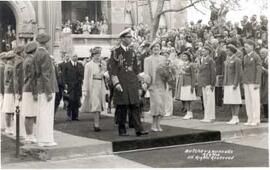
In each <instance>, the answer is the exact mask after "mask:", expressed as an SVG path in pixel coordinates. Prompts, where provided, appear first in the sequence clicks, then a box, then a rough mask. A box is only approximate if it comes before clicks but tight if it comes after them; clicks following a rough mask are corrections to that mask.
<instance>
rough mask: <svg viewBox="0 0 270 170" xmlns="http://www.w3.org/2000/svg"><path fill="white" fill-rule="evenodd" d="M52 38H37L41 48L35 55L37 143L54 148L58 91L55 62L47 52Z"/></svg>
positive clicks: (45, 36) (43, 34)
mask: <svg viewBox="0 0 270 170" xmlns="http://www.w3.org/2000/svg"><path fill="white" fill-rule="evenodd" d="M50 39H51V37H50V36H49V35H48V34H46V33H41V34H39V35H38V36H37V38H36V41H37V42H38V43H39V47H38V48H37V51H36V53H35V55H34V58H33V62H34V66H35V78H34V81H36V88H37V90H36V93H37V95H38V111H37V122H36V124H37V131H36V133H37V143H38V146H54V145H57V143H56V142H55V141H54V135H53V125H54V103H55V101H54V100H55V93H56V92H57V91H58V86H57V81H56V75H55V70H54V66H53V61H52V59H51V57H50V54H49V52H48V50H47V48H46V47H47V46H46V43H47V42H48V41H49V40H50Z"/></svg>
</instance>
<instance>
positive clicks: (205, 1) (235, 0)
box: [147, 0, 267, 40]
mask: <svg viewBox="0 0 270 170" xmlns="http://www.w3.org/2000/svg"><path fill="white" fill-rule="evenodd" d="M165 1H166V0H158V2H157V8H156V11H155V14H154V15H153V12H152V4H151V0H148V1H147V2H148V6H149V13H150V17H151V23H152V24H151V36H150V38H151V40H154V39H155V37H156V33H157V30H158V27H159V21H160V17H161V15H164V14H165V13H168V12H181V11H184V10H186V9H188V8H191V7H193V8H195V9H196V10H197V11H199V12H201V13H202V14H204V13H203V12H202V11H201V10H200V9H198V8H197V7H196V4H199V3H200V4H201V5H202V6H203V7H205V8H207V9H209V7H210V5H211V4H216V3H217V1H215V0H196V1H195V0H194V1H193V0H186V1H188V2H189V3H188V4H187V5H185V6H183V7H181V8H179V9H166V10H163V8H164V3H165ZM256 1H258V2H260V4H262V5H261V6H262V7H261V8H262V9H263V8H265V7H267V0H256ZM179 2H180V3H181V1H179ZM218 2H219V5H220V4H225V5H226V8H228V10H241V5H240V3H239V0H221V1H218Z"/></svg>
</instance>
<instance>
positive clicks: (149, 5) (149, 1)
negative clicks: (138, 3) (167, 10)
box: [147, 0, 154, 22]
mask: <svg viewBox="0 0 270 170" xmlns="http://www.w3.org/2000/svg"><path fill="white" fill-rule="evenodd" d="M147 2H148V7H149V13H150V18H151V22H152V21H153V18H154V17H153V11H152V4H151V0H148V1H147Z"/></svg>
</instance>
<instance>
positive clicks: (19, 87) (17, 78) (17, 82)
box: [14, 55, 24, 95]
mask: <svg viewBox="0 0 270 170" xmlns="http://www.w3.org/2000/svg"><path fill="white" fill-rule="evenodd" d="M23 61H24V58H23V57H22V56H19V55H16V57H15V63H14V91H15V94H20V95H22V91H23Z"/></svg>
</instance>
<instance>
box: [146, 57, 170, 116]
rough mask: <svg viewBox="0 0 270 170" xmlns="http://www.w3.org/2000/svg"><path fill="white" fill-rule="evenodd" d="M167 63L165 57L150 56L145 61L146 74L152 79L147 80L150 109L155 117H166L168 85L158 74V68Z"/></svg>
mask: <svg viewBox="0 0 270 170" xmlns="http://www.w3.org/2000/svg"><path fill="white" fill-rule="evenodd" d="M165 62H166V58H165V57H164V56H150V57H148V58H146V59H145V60H144V73H145V74H146V75H148V76H149V77H150V80H146V81H147V83H148V84H149V92H150V99H151V100H150V107H151V108H150V109H151V114H152V115H155V116H164V115H165V103H166V85H165V84H166V83H165V82H164V81H163V80H162V79H161V77H160V75H158V74H157V73H156V72H157V68H158V66H159V65H160V64H162V63H165Z"/></svg>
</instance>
